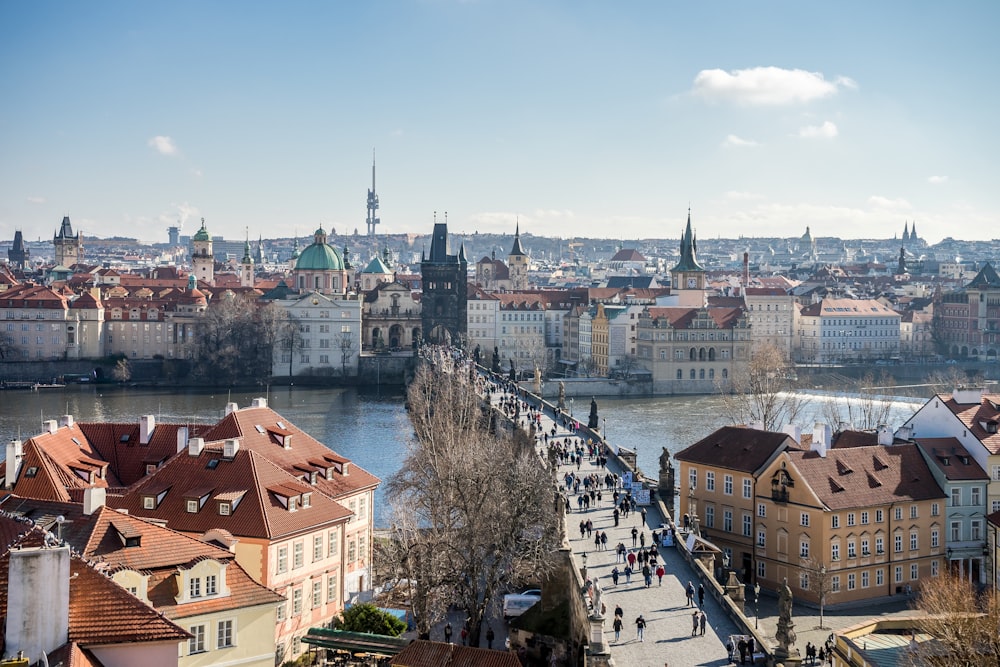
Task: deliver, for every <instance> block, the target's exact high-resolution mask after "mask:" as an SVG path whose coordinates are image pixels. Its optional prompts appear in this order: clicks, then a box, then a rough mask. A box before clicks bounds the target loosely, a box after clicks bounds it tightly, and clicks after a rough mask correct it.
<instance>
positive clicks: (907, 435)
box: [896, 426, 913, 442]
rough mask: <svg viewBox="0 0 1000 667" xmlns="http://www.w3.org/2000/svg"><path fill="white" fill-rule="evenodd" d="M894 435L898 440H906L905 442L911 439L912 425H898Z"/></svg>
mask: <svg viewBox="0 0 1000 667" xmlns="http://www.w3.org/2000/svg"><path fill="white" fill-rule="evenodd" d="M896 437H897V438H899V439H900V440H906V441H907V442H908V441H910V440H913V427H912V426H900V427H899V428H898V429H897V430H896Z"/></svg>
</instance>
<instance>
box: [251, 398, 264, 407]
mask: <svg viewBox="0 0 1000 667" xmlns="http://www.w3.org/2000/svg"><path fill="white" fill-rule="evenodd" d="M250 405H251V406H252V407H255V408H266V407H267V399H266V398H255V399H253V402H252V403H251V404H250Z"/></svg>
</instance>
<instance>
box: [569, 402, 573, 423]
mask: <svg viewBox="0 0 1000 667" xmlns="http://www.w3.org/2000/svg"><path fill="white" fill-rule="evenodd" d="M569 418H570V419H572V418H573V397H572V396H570V397H569Z"/></svg>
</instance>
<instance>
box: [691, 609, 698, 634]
mask: <svg viewBox="0 0 1000 667" xmlns="http://www.w3.org/2000/svg"><path fill="white" fill-rule="evenodd" d="M697 634H698V610H697V609H695V610H694V611H692V612H691V636H692V637H694V636H695V635H697Z"/></svg>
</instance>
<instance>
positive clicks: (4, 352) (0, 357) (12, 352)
mask: <svg viewBox="0 0 1000 667" xmlns="http://www.w3.org/2000/svg"><path fill="white" fill-rule="evenodd" d="M17 353H18V349H17V346H16V345H15V344H14V337H13V336H11V335H10V334H8V333H6V332H4V333H0V361H11V360H12V359H14V357H16V356H17Z"/></svg>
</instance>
